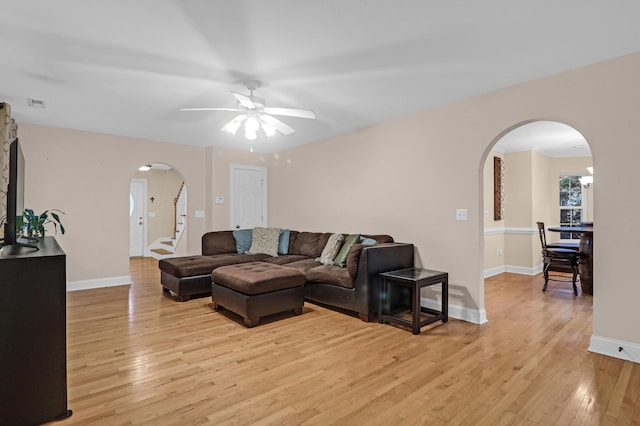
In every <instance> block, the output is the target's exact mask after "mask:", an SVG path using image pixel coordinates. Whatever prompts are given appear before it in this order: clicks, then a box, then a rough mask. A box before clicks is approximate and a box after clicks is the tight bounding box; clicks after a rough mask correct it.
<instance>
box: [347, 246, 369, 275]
mask: <svg viewBox="0 0 640 426" xmlns="http://www.w3.org/2000/svg"><path fill="white" fill-rule="evenodd" d="M366 245H367V244H354V245H352V246H351V248H350V249H349V253H348V254H347V272H349V275H350V276H351V278H354V279H355V277H356V275H357V274H358V263H359V262H360V254H361V253H362V249H363V248H364V247H365V246H366Z"/></svg>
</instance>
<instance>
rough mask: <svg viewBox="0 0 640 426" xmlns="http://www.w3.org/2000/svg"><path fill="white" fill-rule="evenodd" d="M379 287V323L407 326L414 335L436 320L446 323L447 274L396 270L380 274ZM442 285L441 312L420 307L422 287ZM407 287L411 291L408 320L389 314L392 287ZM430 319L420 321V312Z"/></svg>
mask: <svg viewBox="0 0 640 426" xmlns="http://www.w3.org/2000/svg"><path fill="white" fill-rule="evenodd" d="M380 277H382V286H381V288H380V322H381V323H394V324H398V325H405V326H410V327H411V331H412V332H413V334H420V329H421V328H422V327H424V326H425V325H427V324H431V323H434V322H436V321H442V322H443V323H444V322H447V321H449V274H448V273H447V272H441V271H432V270H429V269H422V268H407V269H400V270H398V271H391V272H382V273H381V274H380ZM435 284H442V305H441V308H440V311H437V310H435V309H430V308H425V307H423V306H420V290H421V289H422V288H423V287H428V286H432V285H435ZM394 285H399V286H404V287H409V289H410V292H411V307H410V308H411V321H409V320H407V319H405V318H402V317H400V316H399V314H400V313H401V312H405V313H406V309H404V310H403V311H401V312H391V309H390V300H391V297H388V296H390V294H391V289H392V286H394ZM423 312H424V313H427V314H430V315H431V316H430V317H429V318H427V319H425V320H421V313H423Z"/></svg>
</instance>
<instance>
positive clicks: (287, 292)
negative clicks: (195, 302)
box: [211, 262, 306, 327]
mask: <svg viewBox="0 0 640 426" xmlns="http://www.w3.org/2000/svg"><path fill="white" fill-rule="evenodd" d="M211 281H212V283H211V299H212V301H213V309H214V310H215V311H218V310H220V308H221V307H224V308H226V309H228V310H230V311H232V312H235V313H236V314H238V315H241V316H242V317H243V318H244V323H245V325H246V326H247V327H253V326H255V325H256V324H257V323H258V321H259V319H260V317H264V316H267V315H271V314H276V313H279V312H285V311H289V310H291V311H293V312H294V313H295V314H296V315H300V314H302V306H303V305H304V287H303V286H304V283H305V281H306V276H305V274H304V273H303V272H302V271H300V270H298V269H294V268H287V267H286V266H280V265H275V264H272V263H266V262H251V263H243V264H239V265H229V266H221V267H219V268H217V269H215V270H214V271H213V272H212V273H211Z"/></svg>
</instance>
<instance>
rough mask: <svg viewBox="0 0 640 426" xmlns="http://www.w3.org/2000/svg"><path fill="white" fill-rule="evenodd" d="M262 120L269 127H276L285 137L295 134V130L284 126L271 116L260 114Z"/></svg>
mask: <svg viewBox="0 0 640 426" xmlns="http://www.w3.org/2000/svg"><path fill="white" fill-rule="evenodd" d="M260 120H262V121H263V122H264V123H266V124H268V125H269V126H271V127H274V128H275V129H276V130H277V131H279V132H280V133H282V134H284V135H290V134H291V133H293V132H295V130H293V128H291V127H289V126H288V125H286V124H284V123H283V122H282V121H280V120H278V119H277V118H273V117H272V116H270V115H267V114H260Z"/></svg>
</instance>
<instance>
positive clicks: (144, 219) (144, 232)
mask: <svg viewBox="0 0 640 426" xmlns="http://www.w3.org/2000/svg"><path fill="white" fill-rule="evenodd" d="M132 183H141V184H142V200H134V201H135V202H140V204H141V205H142V256H148V251H147V180H146V179H139V178H133V179H131V182H130V183H129V194H131V184H132ZM129 227H131V218H129ZM129 234H131V231H129ZM129 238H131V237H129ZM129 244H131V243H129Z"/></svg>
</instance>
